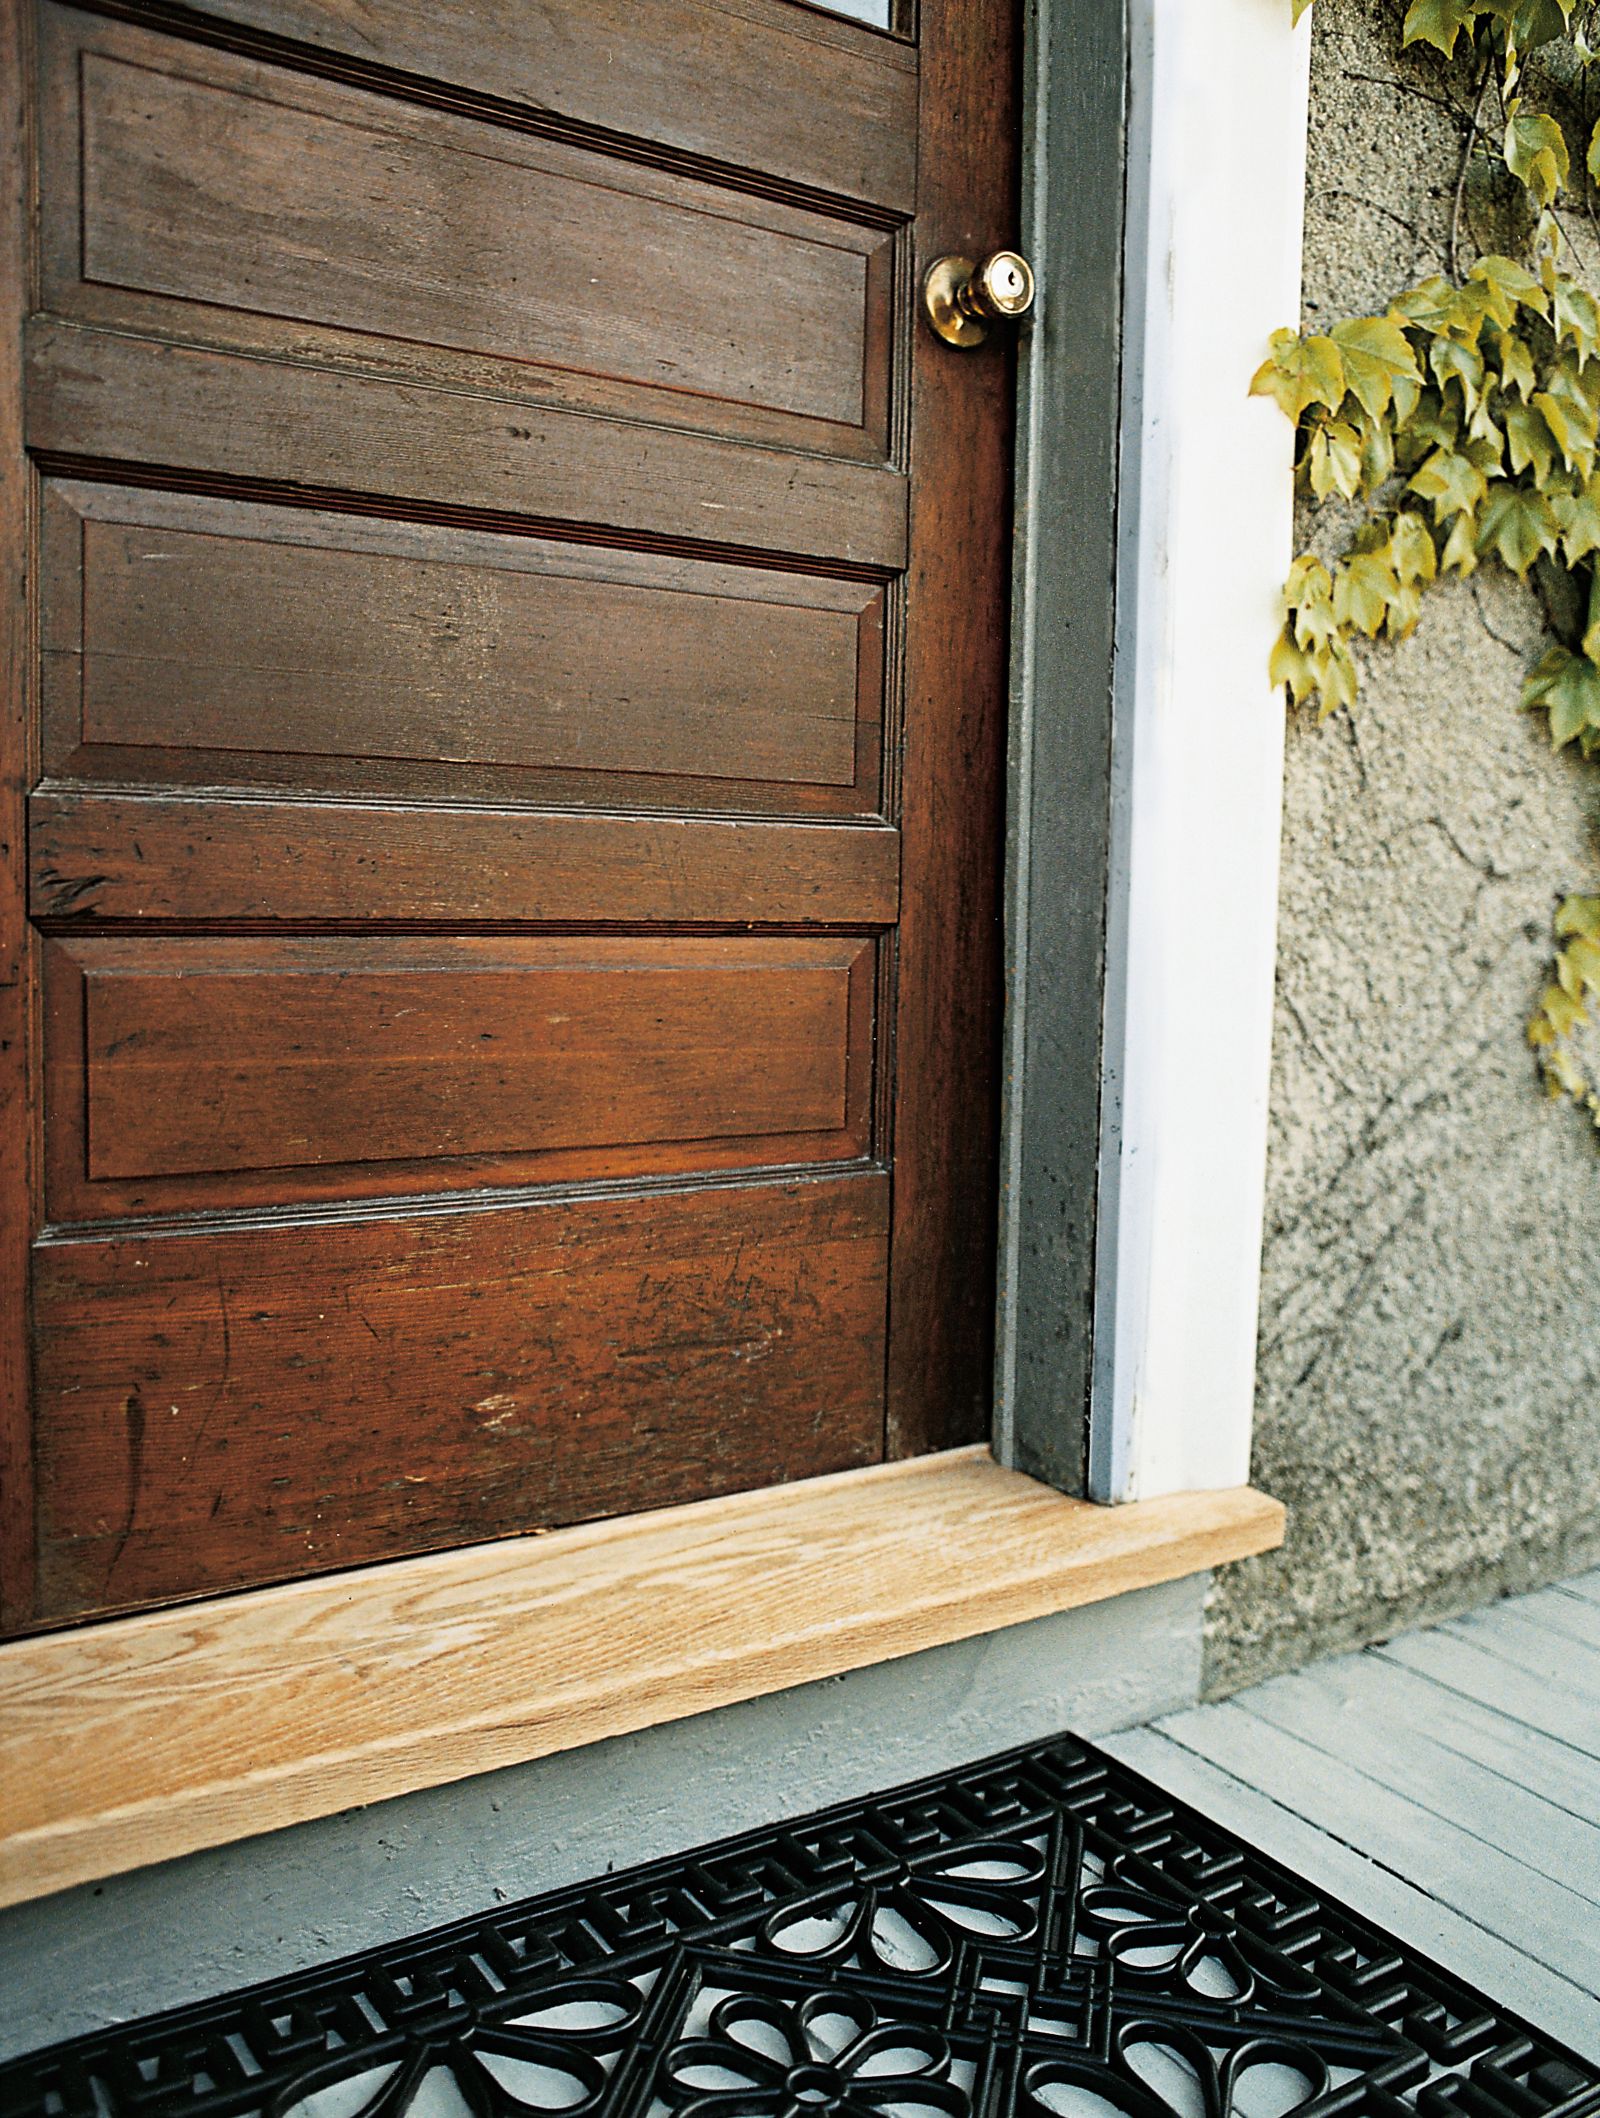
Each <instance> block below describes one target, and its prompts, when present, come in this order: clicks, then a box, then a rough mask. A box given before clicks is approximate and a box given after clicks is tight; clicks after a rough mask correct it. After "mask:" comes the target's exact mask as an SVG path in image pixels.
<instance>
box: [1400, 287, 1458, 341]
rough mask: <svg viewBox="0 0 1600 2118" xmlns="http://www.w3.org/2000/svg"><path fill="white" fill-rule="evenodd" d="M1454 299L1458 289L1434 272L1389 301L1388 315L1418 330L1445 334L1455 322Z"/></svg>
mask: <svg viewBox="0 0 1600 2118" xmlns="http://www.w3.org/2000/svg"><path fill="white" fill-rule="evenodd" d="M1456 298H1457V290H1456V289H1455V288H1454V287H1452V286H1451V284H1450V282H1449V281H1448V280H1447V279H1443V278H1441V277H1440V275H1439V274H1438V273H1437V272H1435V273H1434V274H1433V275H1432V276H1431V277H1430V278H1428V279H1425V280H1423V281H1421V282H1420V283H1419V284H1418V285H1417V286H1415V287H1412V288H1411V289H1410V290H1409V291H1408V292H1407V293H1405V294H1402V295H1401V296H1400V297H1399V299H1398V300H1397V301H1393V302H1391V303H1390V305H1389V314H1390V315H1391V316H1394V317H1398V318H1399V319H1400V320H1401V321H1402V322H1404V323H1408V324H1415V325H1416V326H1417V328H1418V330H1420V331H1448V330H1449V328H1450V326H1451V325H1452V324H1453V323H1454V322H1455V320H1456Z"/></svg>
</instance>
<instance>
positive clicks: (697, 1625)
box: [0, 1449, 1283, 1902]
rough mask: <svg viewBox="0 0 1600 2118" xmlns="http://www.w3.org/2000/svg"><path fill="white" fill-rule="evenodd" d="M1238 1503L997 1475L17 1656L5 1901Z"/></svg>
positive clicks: (886, 1652)
mask: <svg viewBox="0 0 1600 2118" xmlns="http://www.w3.org/2000/svg"><path fill="white" fill-rule="evenodd" d="M1282 1526H1283V1515H1282V1510H1281V1509H1280V1508H1279V1507H1278V1506H1277V1504H1276V1503H1275V1502H1273V1501H1270V1500H1267V1499H1265V1498H1264V1497H1263V1496H1262V1495H1260V1494H1257V1493H1254V1492H1251V1491H1249V1490H1248V1489H1238V1490H1235V1491H1232V1492H1224V1493H1191V1494H1179V1495H1174V1496H1172V1497H1170V1498H1167V1499H1163V1500H1152V1501H1141V1502H1138V1503H1136V1504H1134V1505H1132V1506H1127V1507H1120V1508H1106V1509H1100V1508H1094V1507H1090V1506H1088V1505H1086V1504H1084V1503H1082V1502H1079V1501H1074V1500H1069V1499H1066V1498H1064V1497H1063V1496H1061V1495H1059V1494H1056V1493H1053V1492H1051V1491H1050V1490H1049V1489H1048V1488H1046V1487H1043V1486H1039V1485H1036V1484H1034V1483H1033V1482H1032V1481H1031V1480H1028V1479H1025V1478H1022V1477H1020V1476H1018V1475H1017V1474H1015V1473H1012V1472H1006V1471H1001V1470H999V1469H998V1468H997V1467H996V1466H995V1465H994V1463H993V1462H992V1461H991V1460H990V1459H989V1457H988V1455H987V1453H986V1452H985V1451H982V1450H977V1449H971V1450H962V1451H957V1452H954V1453H952V1454H949V1455H944V1456H937V1457H932V1458H927V1459H924V1460H922V1461H920V1462H916V1463H908V1464H897V1465H891V1466H884V1467H877V1468H873V1469H870V1470H866V1471H856V1472H851V1473H847V1474H845V1475H843V1476H839V1477H827V1478H820V1479H817V1480H815V1481H809V1482H806V1483H804V1484H801V1485H798V1486H794V1487H791V1488H789V1489H787V1490H786V1491H785V1492H783V1493H782V1494H773V1493H757V1494H747V1495H743V1496H739V1497H737V1498H730V1499H724V1500H714V1501H709V1502H703V1503H700V1504H698V1505H696V1506H692V1507H687V1508H682V1509H673V1510H669V1511H665V1512H662V1513H659V1514H655V1515H646V1516H636V1517H634V1518H633V1519H631V1520H630V1521H626V1522H619V1523H607V1524H596V1525H593V1526H590V1527H586V1528H581V1529H576V1530H563V1531H557V1532H554V1533H553V1534H551V1535H550V1536H547V1537H543V1538H540V1539H537V1540H533V1541H529V1540H517V1541H513V1542H510V1543H502V1544H498V1545H492V1546H488V1547H484V1548H480V1549H478V1550H475V1551H468V1552H459V1553H449V1554H444V1553H441V1554H435V1555H432V1556H430V1557H427V1558H424V1559H420V1560H409V1561H404V1562H400V1563H398V1564H395V1565H391V1566H387V1567H382V1568H375V1569H372V1570H369V1571H366V1572H359V1573H351V1574H345V1575H341V1576H338V1577H335V1578H333V1579H323V1580H321V1581H316V1582H309V1583H303V1584H299V1585H296V1586H293V1587H290V1588H286V1589H275V1590H270V1591H266V1592H258V1593H255V1594H246V1595H239V1596H233V1597H228V1598H226V1599H224V1600H222V1601H220V1602H216V1603H212V1604H209V1605H202V1606H196V1607H193V1608H189V1609H180V1610H172V1611H167V1612H160V1613H155V1614H152V1615H150V1616H147V1617H142V1618H137V1619H132V1620H124V1621H122V1622H121V1623H118V1624H115V1625H97V1626H90V1627H85V1628H83V1629H80V1630H78V1631H75V1632H71V1633H65V1634H61V1635H59V1636H56V1637H54V1638H50V1639H44V1640H36V1641H20V1642H15V1643H12V1644H10V1645H8V1646H5V1647H0V1803H3V1810H0V1817H3V1823H0V1833H3V1837H0V1901H6V1902H11V1901H15V1900H18V1899H21V1898H25V1897H29V1896H34V1895H38V1894H41V1893H43V1892H45V1891H48V1890H57V1889H61V1888H64V1887H65V1886H66V1885H68V1884H70V1883H74V1882H78V1881H82V1880H84V1879H86V1878H88V1877H91V1876H98V1875H105V1874H110V1873H115V1872H118V1871H120V1870H123V1869H127V1868H131V1867H136V1866H139V1865H142V1864H143V1863H145V1862H148V1861H154V1860H160V1859H165V1858H170V1857H171V1856H172V1855H175V1854H178V1853H182V1852H187V1851H190V1850H192V1849H194V1848H196V1847H200V1846H206V1845H216V1844H219V1843H222V1842H224V1841H226V1840H229V1839H234V1838H240V1837H245V1836H248V1835H250V1834H253V1833H256V1832H262V1831H269V1830H273V1829H275V1828H277V1827H279V1826H282V1825H285V1824H289V1823H295V1822H300V1821H303V1820H304V1819H306V1818H308V1817H313V1816H322V1815H327V1814H329V1813H331V1812H332V1811H334V1810H336V1809H342V1808H345V1807H348V1806H350V1805H351V1804H353V1803H357V1802H371V1801H377V1800H381V1799H383V1798H384V1797H385V1796H388V1795H394V1794H400V1793H404V1792H406V1791H408V1790H410V1789H413V1788H417V1787H422V1786H434V1785H439V1784H442V1783H444V1782H447V1781H449V1780H453V1779H458V1778H462V1777H465V1776H466V1775H468V1774H472V1773H479V1772H485V1771H489V1770H492V1769H494V1768H495V1767H497V1766H502V1765H510V1764H515V1763H518V1762H521V1761H523V1760H525V1759H528V1758H533V1757H539V1756H543V1755H545V1754H547V1753H548V1752H551V1751H554V1750H561V1749H568V1748H572V1747H575V1746H576V1745H578V1744H582V1743H588V1742H593V1741H596V1740H598V1739H599V1738H601V1737H604V1736H609V1735H616V1734H619V1733H621V1732H623V1731H625V1730H627V1729H632V1728H638V1727H643V1726H646V1725H649V1724H651V1723H655V1722H660V1721H666V1720H672V1719H676V1718H678V1717H680V1716H683V1715H686V1714H692V1713H700V1712H704V1711H706V1710H707V1709H709V1708H711V1707H715V1706H722V1705H727V1704H730V1703H731V1702H733V1701H735V1700H738V1699H745V1698H752V1697H756V1696H758V1695H760V1694H762V1693H764V1692H770V1691H776V1690H780V1689H783V1688H784V1687H786V1686H789V1685H793V1684H799V1683H804V1682H806V1681H808V1680H810V1679H813V1678H817V1677H822V1676H828V1675H833V1674H837V1673H839V1672H841V1671H843V1670H847V1669H854V1668H858V1667H860V1666H862V1665H863V1664H865V1663H869V1662H878V1661H883V1660H886V1659H889V1658H891V1657H893V1656H897V1655H904V1654H910V1653H912V1652H914V1651H915V1650H917V1649H919V1648H924V1647H932V1646H936V1645H938V1644H940V1643H941V1642H945V1641H950V1640H958V1639H963V1638H966V1637H968V1636H969V1635H971V1634H974V1633H978V1632H984V1631H988V1630H991V1629H993V1628H995V1627H998V1626H1002V1625H1009V1624H1016V1623H1020V1622H1022V1621H1023V1620H1026V1619H1029V1618H1037V1617H1042V1616H1044V1615H1045V1614H1046V1613H1048V1612H1051V1611H1058V1610H1065V1609H1069V1608H1071V1607H1073V1606H1074V1605H1078V1604H1084V1603H1091V1602H1095V1601H1097V1600H1100V1599H1101V1598H1104V1597H1107V1596H1112V1595H1116V1594H1119V1593H1121V1592H1122V1591H1124V1590H1128V1589H1133V1588H1141V1587H1147V1586H1149V1585H1151V1584H1153V1583H1155V1582H1158V1581H1169V1580H1173V1579H1176V1578H1178V1577H1179V1576H1181V1575H1184V1574H1190V1573H1194V1572H1196V1571H1198V1570H1199V1569H1201V1568H1203V1567H1208V1566H1214V1565H1219V1564H1221V1563H1223V1562H1225V1561H1226V1560H1229V1559H1236V1558H1240V1557H1242V1556H1244V1555H1245V1554H1247V1553H1250V1552H1256V1551H1262V1550H1265V1549H1268V1548H1269V1547H1271V1546H1272V1545H1275V1544H1276V1543H1278V1542H1279V1541H1280V1539H1281V1537H1282Z"/></svg>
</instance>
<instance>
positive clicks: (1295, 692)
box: [1267, 625, 1317, 706]
mask: <svg viewBox="0 0 1600 2118" xmlns="http://www.w3.org/2000/svg"><path fill="white" fill-rule="evenodd" d="M1267 679H1268V682H1269V683H1272V684H1287V685H1288V687H1289V696H1290V697H1291V698H1292V699H1293V700H1294V703H1295V704H1296V705H1297V706H1303V705H1304V704H1305V702H1306V700H1307V699H1309V698H1310V696H1311V694H1312V693H1313V692H1314V691H1315V690H1316V688H1317V676H1316V671H1315V669H1314V668H1313V667H1312V662H1311V657H1310V656H1309V655H1308V654H1307V653H1306V652H1305V650H1304V648H1302V647H1301V645H1300V643H1299V641H1298V640H1297V639H1296V638H1295V636H1294V634H1293V632H1292V631H1291V630H1290V629H1289V627H1288V626H1287V625H1286V626H1285V627H1284V628H1283V630H1282V632H1280V633H1279V635H1278V638H1277V642H1276V644H1275V645H1274V647H1273V650H1272V654H1271V657H1270V658H1269V660H1268V662H1267Z"/></svg>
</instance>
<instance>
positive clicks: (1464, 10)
mask: <svg viewBox="0 0 1600 2118" xmlns="http://www.w3.org/2000/svg"><path fill="white" fill-rule="evenodd" d="M1476 12H1477V8H1476V5H1475V0H1411V5H1410V6H1409V7H1408V8H1407V9H1406V23H1405V31H1404V39H1405V42H1406V43H1407V44H1431V45H1432V46H1433V47H1434V49H1435V50H1436V51H1442V52H1443V53H1444V55H1445V57H1446V58H1447V59H1448V58H1451V57H1453V56H1454V53H1455V48H1456V38H1457V37H1458V36H1459V35H1460V34H1461V32H1462V30H1463V29H1467V28H1468V27H1469V26H1470V25H1471V22H1472V18H1473V16H1474V15H1475V14H1476Z"/></svg>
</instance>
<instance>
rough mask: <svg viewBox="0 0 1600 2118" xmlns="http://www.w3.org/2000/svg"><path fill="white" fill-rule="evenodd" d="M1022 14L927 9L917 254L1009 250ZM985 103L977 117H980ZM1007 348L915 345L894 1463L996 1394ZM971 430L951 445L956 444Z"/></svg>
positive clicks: (950, 1435) (969, 1432) (980, 7)
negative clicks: (1002, 144)
mask: <svg viewBox="0 0 1600 2118" xmlns="http://www.w3.org/2000/svg"><path fill="white" fill-rule="evenodd" d="M1017 15H1018V10H1017V9H1016V8H1014V7H1013V6H1012V5H1011V4H1010V0H967V4H963V5H954V4H949V0H947V4H943V5H939V6H925V7H924V8H923V9H922V11H921V18H920V28H921V38H920V48H921V61H922V105H921V108H922V132H921V139H920V145H919V156H920V162H919V167H920V172H921V190H920V193H919V198H918V217H917V249H918V255H919V259H920V260H922V261H924V262H928V261H931V260H932V259H934V258H936V257H939V256H940V255H941V254H944V253H946V252H951V251H954V252H958V253H960V254H962V255H965V256H968V257H982V256H983V255H984V254H985V253H986V252H987V251H990V250H996V249H999V248H1001V247H1002V246H1003V245H1007V244H1010V243H1012V242H1014V241H1015V239H1016V210H1017V209H1016V184H1017V172H1016V166H1015V161H1014V158H1013V157H1012V156H1011V155H1008V154H996V153H995V152H994V142H995V141H996V140H1008V141H1009V140H1013V139H1014V138H1015V136H1016V123H1017V111H1016V102H1015V84H1016V76H1017V59H1018V53H1017V49H1016V41H1015V40H1016V32H1017ZM975 108H981V109H982V110H983V113H984V122H983V124H982V125H974V124H973V123H972V122H971V117H970V113H971V112H972V110H974V109H975ZM1014 366H1015V360H1014V348H1013V346H1012V345H1011V343H1010V341H1009V339H1008V337H1007V335H1006V334H1004V333H996V334H995V335H994V336H993V337H992V338H991V339H990V341H989V343H988V344H987V345H985V346H982V347H979V348H977V349H976V350H973V351H968V352H957V351H956V350H955V349H954V348H952V347H950V346H947V345H945V344H944V343H943V341H942V340H940V339H938V338H936V337H935V336H934V334H933V333H932V332H931V331H930V330H929V329H928V328H927V326H926V325H925V324H924V323H923V322H922V321H921V319H920V318H919V319H918V322H917V327H916V329H915V331H914V333H913V352H912V363H911V373H912V384H911V420H912V515H911V564H910V571H909V574H908V577H907V586H906V603H907V627H906V672H905V709H904V714H905V733H904V755H903V762H902V780H901V800H902V809H901V816H900V822H901V828H902V832H903V834H904V852H903V865H902V878H903V880H902V895H901V908H900V928H899V985H898V1001H897V1012H896V1029H895V1066H896V1074H895V1114H894V1140H895V1219H894V1252H893V1255H894V1264H893V1279H892V1285H891V1289H890V1307H891V1311H892V1314H893V1318H894V1323H893V1329H892V1332H891V1337H890V1353H889V1362H890V1365H889V1429H888V1452H889V1454H890V1455H891V1456H902V1455H912V1454H915V1453H917V1452H918V1451H920V1450H924V1449H938V1448H948V1447H949V1446H951V1445H952V1444H954V1443H959V1442H965V1441H973V1440H976V1439H977V1438H978V1437H979V1436H980V1435H984V1434H987V1432H988V1426H989V1414H990V1408H991V1403H992V1396H993V1387H992V1386H993V1347H994V1255H995V1252H994V1228H995V1220H996V1213H997V1192H996V1172H995V1149H996V1138H997V1131H998V1102H999V1068H998V1056H999V1055H998V1047H999V1036H1000V940H1001V934H1000V895H999V884H1000V854H1001V836H1002V819H1003V807H1004V764H1005V731H1006V641H1007V632H1008V607H1009V576H1010V550H1011V509H1010V493H1011V480H1010V465H1011V416H1012V390H1011V381H1012V373H1013V369H1014ZM957 437H959V445H958V442H957Z"/></svg>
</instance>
